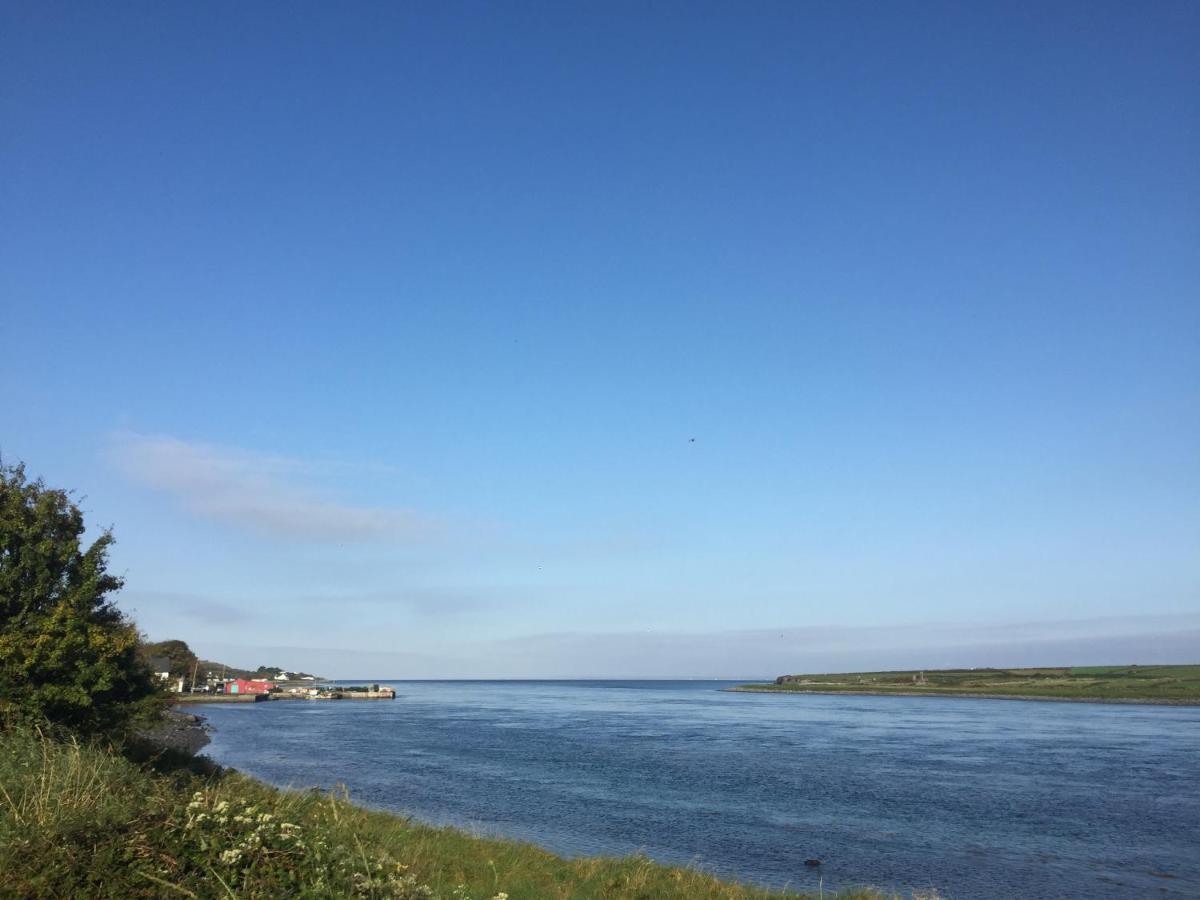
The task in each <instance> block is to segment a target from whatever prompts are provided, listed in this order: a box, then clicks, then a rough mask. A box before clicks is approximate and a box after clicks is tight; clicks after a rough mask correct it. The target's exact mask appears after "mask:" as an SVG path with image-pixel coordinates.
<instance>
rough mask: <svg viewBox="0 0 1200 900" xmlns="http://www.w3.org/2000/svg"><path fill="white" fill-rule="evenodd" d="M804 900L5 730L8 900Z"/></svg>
mask: <svg viewBox="0 0 1200 900" xmlns="http://www.w3.org/2000/svg"><path fill="white" fill-rule="evenodd" d="M800 896H802V895H800V894H795V893H788V892H773V891H768V890H765V889H760V888H755V887H751V886H746V885H740V884H733V883H729V882H722V881H720V880H718V879H716V878H715V877H713V876H711V875H709V874H707V873H705V872H702V871H698V870H696V869H694V868H676V867H669V866H662V865H658V864H656V863H654V862H652V861H650V860H649V859H646V858H645V857H641V856H633V857H626V858H622V859H607V858H605V859H574V860H567V859H562V858H560V857H557V856H554V855H553V854H551V853H548V852H546V851H544V850H541V849H539V848H537V847H534V846H531V845H529V844H523V843H518V842H513V841H501V840H490V839H484V838H478V837H473V836H471V835H468V834H465V833H464V832H461V831H457V830H455V829H450V828H434V827H430V826H427V825H422V824H419V823H415V822H412V821H409V820H405V819H401V818H397V817H395V816H392V815H388V814H386V813H381V812H375V811H370V810H366V809H363V808H361V807H358V806H355V805H354V804H352V803H351V802H350V801H349V799H348V798H347V796H346V795H345V793H344V792H343V793H332V794H330V793H316V792H297V791H280V790H276V789H274V788H271V787H268V786H266V785H263V784H261V783H259V782H256V781H253V780H251V779H248V778H245V777H243V776H240V775H237V774H233V773H226V774H212V775H208V776H201V775H197V774H195V773H194V772H191V771H188V770H187V769H176V770H174V771H168V772H159V771H154V770H153V769H151V768H150V767H148V766H146V765H142V764H137V763H134V762H132V761H131V760H129V759H126V758H125V757H123V756H122V755H120V754H118V753H116V752H113V751H112V750H110V749H106V748H104V747H100V746H96V745H92V744H85V743H80V742H77V741H71V740H56V739H54V738H51V737H49V736H47V735H45V734H42V733H39V732H37V731H36V730H31V729H28V728H8V729H5V730H0V897H4V898H18V897H19V898H84V897H97V898H114V900H116V898H122V900H123V898H145V897H192V898H210V897H211V898H218V897H221V898H226V900H228V898H272V900H274V898H283V897H299V898H351V897H353V898H365V897H369V898H392V900H417V898H425V900H435V898H441V900H496V898H499V900H505V898H508V900H524V898H534V900H540V898H552V900H608V898H613V900H635V898H637V900H656V898H664V900H670V898H679V900H683V898H687V900H693V898H714V900H767V898H772V900H782V898H798V897H800ZM826 896H830V895H826ZM839 896H841V897H844V898H850V897H855V898H878V897H879V896H880V895H878V894H875V893H873V892H860V893H855V894H843V895H839Z"/></svg>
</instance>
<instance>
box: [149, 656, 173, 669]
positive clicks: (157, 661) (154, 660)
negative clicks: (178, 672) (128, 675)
mask: <svg viewBox="0 0 1200 900" xmlns="http://www.w3.org/2000/svg"><path fill="white" fill-rule="evenodd" d="M150 671H151V672H170V671H171V661H170V660H169V659H167V658H166V657H165V656H152V657H150Z"/></svg>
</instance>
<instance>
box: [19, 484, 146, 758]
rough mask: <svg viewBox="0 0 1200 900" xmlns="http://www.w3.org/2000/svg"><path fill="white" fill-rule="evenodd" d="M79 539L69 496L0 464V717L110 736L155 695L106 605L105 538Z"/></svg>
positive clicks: (133, 633) (125, 628) (118, 618)
mask: <svg viewBox="0 0 1200 900" xmlns="http://www.w3.org/2000/svg"><path fill="white" fill-rule="evenodd" d="M83 532H84V524H83V513H82V512H80V510H79V507H78V506H76V505H75V503H73V502H72V500H71V496H70V494H69V493H68V492H66V491H62V490H52V489H50V488H47V487H46V485H45V484H44V483H43V482H42V481H41V480H40V479H39V480H37V481H28V480H27V479H26V477H25V467H24V465H20V464H18V465H16V466H4V465H3V464H2V463H0V710H4V711H7V712H8V713H10V714H11V713H16V714H17V715H18V716H21V717H24V718H33V719H47V720H49V721H50V722H52V723H54V724H56V725H60V726H64V727H67V728H69V729H72V730H74V731H77V732H80V733H83V734H115V733H119V732H121V731H122V730H123V729H124V728H125V727H126V726H128V725H129V724H131V723H132V722H133V721H134V720H135V719H136V718H137V716H138V714H139V713H147V714H148V713H150V712H151V711H153V710H154V709H156V708H158V706H159V705H160V704H161V703H162V699H161V698H162V694H161V691H160V689H159V688H158V687H157V686H156V685H155V683H154V681H153V679H152V677H151V675H150V672H149V670H148V668H147V667H146V665H145V664H144V663H143V662H142V660H141V657H140V655H139V652H138V633H137V629H136V628H135V627H134V625H133V624H132V623H131V622H130V621H129V620H128V619H126V618H125V616H124V615H123V614H122V613H121V611H120V610H119V609H117V607H116V606H115V604H114V603H113V602H112V600H111V599H110V595H111V594H112V593H113V592H114V591H117V590H119V589H120V587H121V584H122V581H121V579H120V578H118V577H116V576H114V575H111V574H109V572H108V548H109V547H110V546H111V545H112V543H113V537H112V534H111V533H110V532H108V531H106V532H104V533H103V534H101V535H100V536H99V537H98V538H97V539H96V540H95V541H93V542H92V544H91V546H90V547H88V548H87V549H84V548H83V546H82V544H81V538H82V536H83Z"/></svg>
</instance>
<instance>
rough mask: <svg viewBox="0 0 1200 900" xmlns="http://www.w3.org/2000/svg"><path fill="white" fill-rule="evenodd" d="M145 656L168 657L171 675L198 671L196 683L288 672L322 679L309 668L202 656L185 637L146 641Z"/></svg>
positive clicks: (271, 677) (268, 677)
mask: <svg viewBox="0 0 1200 900" xmlns="http://www.w3.org/2000/svg"><path fill="white" fill-rule="evenodd" d="M141 652H142V656H143V658H144V659H146V660H151V659H164V658H165V659H166V660H167V662H168V663H169V666H170V672H171V677H172V678H185V679H189V680H190V679H191V677H192V673H193V672H195V673H196V681H197V683H202V682H204V681H205V680H207V679H208V678H210V677H213V678H221V677H224V678H245V679H255V678H259V679H266V680H271V681H274V680H275V679H276V678H277V676H279V675H284V674H286V675H288V676H289V677H290V678H292V679H295V680H302V679H310V680H318V681H319V680H321V679H320V678H318V677H317V676H315V675H311V674H309V673H308V672H294V671H292V670H290V669H281V668H280V667H279V666H259V667H258V668H257V669H240V668H238V667H237V666H231V665H227V664H226V663H222V662H217V661H216V660H212V659H199V658H198V657H197V656H196V654H195V653H193V652H192V649H191V648H190V647H189V646H188V645H187V642H186V641H180V640H174V639H173V640H169V641H147V642H145V643H143V644H142V647H141Z"/></svg>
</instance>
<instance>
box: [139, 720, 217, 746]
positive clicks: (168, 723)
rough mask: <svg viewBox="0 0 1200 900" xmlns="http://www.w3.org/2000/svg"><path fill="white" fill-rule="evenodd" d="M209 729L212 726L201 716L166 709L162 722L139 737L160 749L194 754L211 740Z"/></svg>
mask: <svg viewBox="0 0 1200 900" xmlns="http://www.w3.org/2000/svg"><path fill="white" fill-rule="evenodd" d="M211 730H212V726H211V725H207V724H205V720H204V717H203V716H197V715H193V714H191V713H185V712H181V711H179V710H177V709H168V710H167V711H166V712H164V713H163V719H162V722H161V723H160V724H158V725H157V726H155V727H154V728H151V729H150V730H148V731H144V732H142V735H141V737H142V738H143V739H144V740H146V741H147V742H149V743H151V744H153V745H154V746H155V747H158V748H160V749H162V750H173V751H175V752H177V753H185V754H187V755H188V756H195V755H196V754H197V753H199V752H200V751H201V750H202V749H203V748H204V747H205V746H207V745H208V744H209V742H210V741H211V739H210V738H209V736H208V733H209V732H210V731H211Z"/></svg>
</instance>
